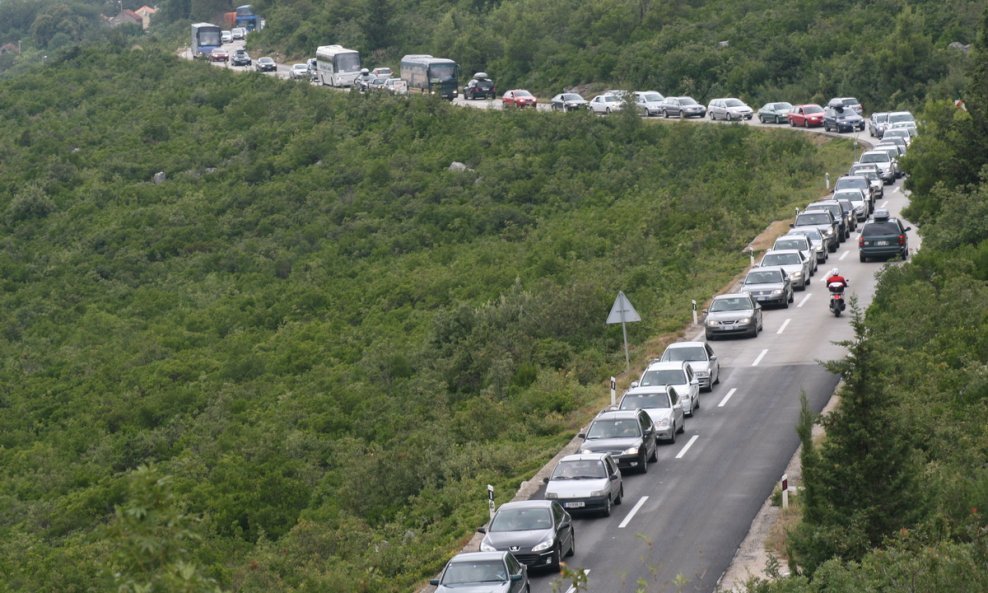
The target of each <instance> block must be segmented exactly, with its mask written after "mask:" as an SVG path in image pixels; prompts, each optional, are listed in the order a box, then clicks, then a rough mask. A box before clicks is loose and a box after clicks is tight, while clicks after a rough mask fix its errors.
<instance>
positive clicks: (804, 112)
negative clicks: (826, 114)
mask: <svg viewBox="0 0 988 593" xmlns="http://www.w3.org/2000/svg"><path fill="white" fill-rule="evenodd" d="M789 125H790V126H793V127H796V126H802V127H804V128H809V127H814V128H816V127H820V126H822V125H823V107H820V106H819V105H816V104H813V103H811V104H808V105H796V106H795V107H793V108H792V111H790V112H789Z"/></svg>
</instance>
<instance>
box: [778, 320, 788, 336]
mask: <svg viewBox="0 0 988 593" xmlns="http://www.w3.org/2000/svg"><path fill="white" fill-rule="evenodd" d="M790 321H792V319H786V320H785V321H783V322H782V327H780V328H779V331H777V332H775V333H776V334H781V333H782V332H784V331H786V327H787V326H788V325H789V322H790Z"/></svg>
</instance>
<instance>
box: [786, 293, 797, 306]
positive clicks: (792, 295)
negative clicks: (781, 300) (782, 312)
mask: <svg viewBox="0 0 988 593" xmlns="http://www.w3.org/2000/svg"><path fill="white" fill-rule="evenodd" d="M795 300H796V293H795V292H793V291H791V290H790V291H789V302H790V303H791V302H793V301H795ZM787 305H788V303H787Z"/></svg>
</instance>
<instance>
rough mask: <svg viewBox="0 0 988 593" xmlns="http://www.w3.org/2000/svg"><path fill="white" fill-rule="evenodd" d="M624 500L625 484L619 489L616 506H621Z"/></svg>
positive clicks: (615, 501)
mask: <svg viewBox="0 0 988 593" xmlns="http://www.w3.org/2000/svg"><path fill="white" fill-rule="evenodd" d="M622 502H624V484H623V483H622V484H621V489H620V490H618V495H617V498H615V499H614V506H619V505H620V504H621V503H622Z"/></svg>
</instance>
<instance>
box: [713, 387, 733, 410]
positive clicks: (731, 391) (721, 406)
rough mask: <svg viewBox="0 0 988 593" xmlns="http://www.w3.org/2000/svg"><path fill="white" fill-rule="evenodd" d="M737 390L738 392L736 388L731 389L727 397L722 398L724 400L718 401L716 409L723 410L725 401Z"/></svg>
mask: <svg viewBox="0 0 988 593" xmlns="http://www.w3.org/2000/svg"><path fill="white" fill-rule="evenodd" d="M737 390H738V388H737V387H731V390H730V391H728V392H727V395H725V396H724V399H722V400H720V403H719V404H717V407H718V408H723V407H724V406H726V405H727V400H729V399H731V396H732V395H734V392H735V391H737Z"/></svg>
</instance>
